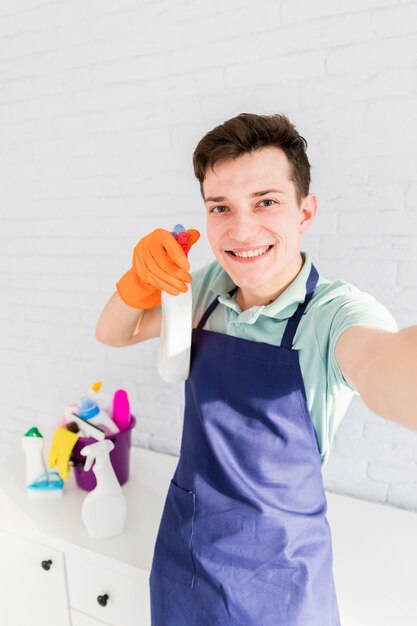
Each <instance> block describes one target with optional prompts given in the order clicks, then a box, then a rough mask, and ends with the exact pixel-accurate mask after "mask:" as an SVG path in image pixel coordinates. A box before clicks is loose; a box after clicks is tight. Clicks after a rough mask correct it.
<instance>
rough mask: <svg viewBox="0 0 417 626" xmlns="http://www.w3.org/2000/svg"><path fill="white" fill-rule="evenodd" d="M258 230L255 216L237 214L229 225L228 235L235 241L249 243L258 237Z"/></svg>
mask: <svg viewBox="0 0 417 626" xmlns="http://www.w3.org/2000/svg"><path fill="white" fill-rule="evenodd" d="M258 228H259V227H258V225H257V220H256V217H255V216H253V215H251V214H250V213H249V214H248V213H241V214H236V215H234V216H233V220H232V222H231V224H229V233H228V235H229V237H230V238H231V239H233V240H234V241H238V242H245V241H248V242H249V241H251V240H253V238H254V237H256V235H257V232H258Z"/></svg>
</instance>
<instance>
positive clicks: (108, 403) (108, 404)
mask: <svg viewBox="0 0 417 626" xmlns="http://www.w3.org/2000/svg"><path fill="white" fill-rule="evenodd" d="M101 387H102V382H101V380H97V381H96V382H95V383H93V384H92V385H91V387H90V389H89V390H88V393H87V395H88V397H89V398H91V400H94V401H95V402H97V404H98V406H99V408H100V409H102V410H103V411H106V413H108V414H109V415H111V410H112V404H113V396H112V395H111V394H109V393H104V392H103V391H101Z"/></svg>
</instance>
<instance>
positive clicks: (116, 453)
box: [71, 415, 136, 491]
mask: <svg viewBox="0 0 417 626" xmlns="http://www.w3.org/2000/svg"><path fill="white" fill-rule="evenodd" d="M135 425H136V419H135V418H134V417H133V415H131V416H130V426H129V428H128V429H126V430H122V431H120V432H119V433H112V434H109V435H106V437H105V438H106V439H110V440H111V441H113V443H114V448H113V450H112V451H111V452H110V461H111V464H112V466H113V469H114V473H115V474H116V476H117V480H118V481H119V483H120V484H121V485H124V484H125V483H126V482H127V481H128V479H129V465H130V448H131V445H132V430H133V428H134V427H135ZM96 441H97V439H93V438H92V437H79V438H78V441H77V443H76V444H75V446H74V448H73V450H72V454H71V461H72V463H73V466H74V474H75V482H76V483H77V485H78V487H80V488H81V489H84V490H85V491H92V490H93V489H94V488H95V486H96V484H97V482H96V477H95V475H94V471H93V470H94V465H93V467H92V468H91V469H90V470H88V472H86V471H84V463H85V458H86V457H85V456H83V455H82V454H81V450H82V449H83V448H84V446H89V445H90V444H92V443H96Z"/></svg>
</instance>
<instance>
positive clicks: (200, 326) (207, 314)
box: [197, 287, 237, 330]
mask: <svg viewBox="0 0 417 626" xmlns="http://www.w3.org/2000/svg"><path fill="white" fill-rule="evenodd" d="M236 291H237V287H233V289H232V290H231V291H229V296H233V294H234V293H235V292H236ZM218 304H219V296H216V297H215V299H214V300H213V302H212V303H211V304H210V306H209V307H208V309H207V310H206V312H205V313H204V315H203V316H202V318H201V320H200V321H199V323H198V325H197V328H198V330H202V329H203V327H204V324H205V323H206V322H207V320H208V318H209V317H210V315H211V314H212V313H213V311H214V309H215V308H216V306H217V305H218Z"/></svg>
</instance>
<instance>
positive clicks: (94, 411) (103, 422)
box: [73, 396, 119, 433]
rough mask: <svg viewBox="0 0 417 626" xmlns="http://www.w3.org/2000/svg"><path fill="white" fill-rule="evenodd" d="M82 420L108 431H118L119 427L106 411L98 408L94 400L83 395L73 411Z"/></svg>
mask: <svg viewBox="0 0 417 626" xmlns="http://www.w3.org/2000/svg"><path fill="white" fill-rule="evenodd" d="M73 413H76V414H77V415H78V416H79V417H82V418H83V419H84V420H88V421H89V422H91V424H94V425H95V426H102V427H103V428H104V430H106V431H107V432H110V433H118V432H119V428H118V426H117V425H116V424H115V423H114V421H113V420H112V418H111V417H110V415H109V414H108V413H106V411H104V410H103V409H100V407H99V406H98V404H97V402H95V400H91V398H89V397H88V396H83V397H82V398H81V399H80V401H79V403H78V408H77V410H76V411H73Z"/></svg>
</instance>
